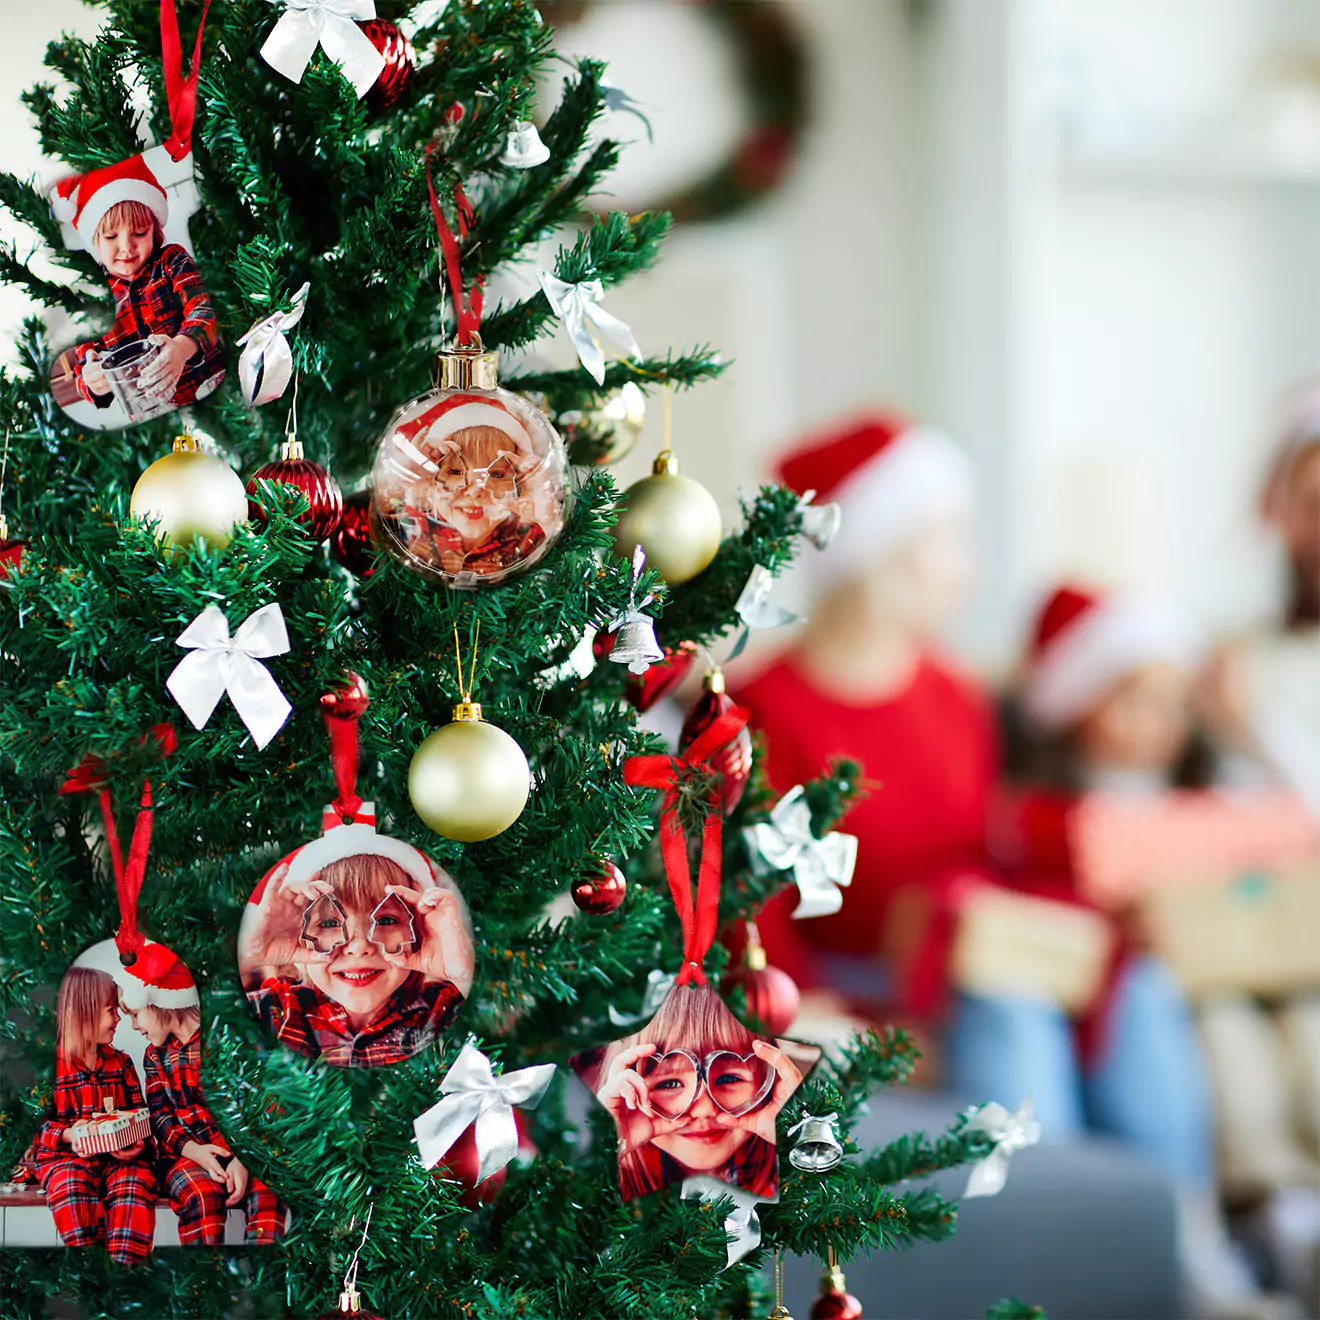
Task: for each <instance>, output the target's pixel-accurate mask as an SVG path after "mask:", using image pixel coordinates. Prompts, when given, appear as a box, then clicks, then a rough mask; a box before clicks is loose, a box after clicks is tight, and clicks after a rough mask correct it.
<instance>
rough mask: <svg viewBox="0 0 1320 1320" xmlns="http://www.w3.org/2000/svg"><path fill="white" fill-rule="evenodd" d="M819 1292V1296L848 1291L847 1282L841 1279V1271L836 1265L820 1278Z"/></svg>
mask: <svg viewBox="0 0 1320 1320" xmlns="http://www.w3.org/2000/svg"><path fill="white" fill-rule="evenodd" d="M820 1291H821V1296H826V1295H828V1294H829V1293H832V1292H836V1293H841V1292H847V1291H848V1280H847V1279H845V1278H844V1277H843V1271H842V1270H841V1269H840V1268H839V1267H838V1266H837V1265H836V1266H835V1267H834V1268H833V1269H832V1270H826V1271H825V1273H824V1274H822V1275H821V1276H820Z"/></svg>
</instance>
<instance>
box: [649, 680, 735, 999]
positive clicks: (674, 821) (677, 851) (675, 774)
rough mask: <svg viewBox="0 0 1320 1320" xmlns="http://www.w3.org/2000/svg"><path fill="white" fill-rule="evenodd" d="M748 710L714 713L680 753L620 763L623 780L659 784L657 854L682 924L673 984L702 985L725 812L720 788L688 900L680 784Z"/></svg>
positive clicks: (730, 735) (715, 920)
mask: <svg viewBox="0 0 1320 1320" xmlns="http://www.w3.org/2000/svg"><path fill="white" fill-rule="evenodd" d="M747 720H748V712H747V711H746V710H744V709H743V708H742V707H741V706H730V707H729V708H728V710H726V711H724V712H723V713H722V714H721V715H719V716H717V717H716V719H715V720H714V721H713V722H712V724H711V726H710V728H708V729H707V730H706V731H705V732H704V733H703V734H701V736H700V737H698V738H696V739H694V740H693V742H692V743H691V745H690V746H689V747H687V748H686V749H685V750H684V751H683V752H682V753H681V754H680V755H678V756H631V757H629V758H628V760H627V761H626V762H624V766H623V782H624V783H625V784H632V785H633V786H634V787H636V788H662V789H664V790H665V801H664V806H663V808H662V809H661V812H660V855H661V856H662V857H663V858H664V863H665V876H666V878H667V879H668V880H669V892H670V893H671V894H672V895H673V897H674V906H675V907H676V908H677V909H678V918H679V921H680V922H681V923H682V925H683V966H682V968H681V969H680V970H679V973H678V978H677V984H678V985H685V984H686V983H687V982H689V981H695V982H696V983H697V984H698V985H705V984H706V974H705V972H703V971H702V970H701V964H702V962H703V961H704V960H705V957H706V954H707V953H709V952H710V946H711V945H712V944H714V942H715V931H716V928H717V927H718V925H719V911H720V864H721V861H722V856H723V838H724V812H723V811H722V810H721V808H720V794H719V790H718V788H712V790H711V794H710V804H711V811H710V814H709V815H708V816H707V817H706V824H705V827H704V828H703V830H702V834H701V863H700V865H699V866H698V868H697V897H696V902H695V904H694V903H693V900H692V873H691V870H690V869H689V867H688V856H687V835H686V834H685V833H684V831H683V824H682V822H681V821H680V820H679V815H678V787H679V783H680V781H681V779H682V777H683V775H684V774H685V773H687V772H690V771H699V770H705V769H707V768H708V766H707V762H708V761H709V760H710V758H711V757H712V756H714V755H715V753H716V752H718V751H719V750H720V748H721V747H725V746H727V745H728V744H729V743H730V742H732V741H733V739H734V738H735V737H737V735H738V731H739V730H740V729H741V728H742V727H743V725H745V724H746V723H747Z"/></svg>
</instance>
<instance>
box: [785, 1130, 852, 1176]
mask: <svg viewBox="0 0 1320 1320" xmlns="http://www.w3.org/2000/svg"><path fill="white" fill-rule="evenodd" d="M800 1127H801V1129H802V1135H801V1136H800V1137H799V1138H798V1141H797V1145H796V1146H794V1147H793V1149H792V1150H791V1151H789V1152H788V1161H789V1163H790V1164H791V1165H792V1166H793V1167H794V1168H795V1169H801V1170H802V1171H803V1172H804V1173H828V1172H829V1171H830V1170H831V1169H833V1168H835V1167H836V1166H837V1165H838V1164H839V1163H840V1161H842V1159H843V1146H842V1145H840V1143H839V1138H838V1137H836V1136H835V1135H834V1123H833V1121H832V1120H831V1119H828V1118H814V1117H807V1118H805V1119H803V1120H802V1123H801V1124H800Z"/></svg>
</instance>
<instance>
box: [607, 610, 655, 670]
mask: <svg viewBox="0 0 1320 1320" xmlns="http://www.w3.org/2000/svg"><path fill="white" fill-rule="evenodd" d="M664 658H665V653H664V649H663V648H662V647H661V645H660V643H659V642H657V641H656V640H655V625H654V624H653V623H652V621H651V619H650V617H649V616H648V615H645V614H634V615H632V616H631V617H630V618H629V619H628V620H627V622H625V623H624V625H623V626H622V627H621V628H620V629H619V631H618V632H617V633H616V634H615V636H614V646H613V647H612V648H611V650H610V659H611V660H613V661H614V662H615V663H616V664H620V665H627V666H628V669H629V670H630V671H631V672H632V673H634V674H644V673H646V671H647V670H648V669H649V668H650V667H651V666H652V665H654V664H658V663H659V662H660V661H661V660H663V659H664Z"/></svg>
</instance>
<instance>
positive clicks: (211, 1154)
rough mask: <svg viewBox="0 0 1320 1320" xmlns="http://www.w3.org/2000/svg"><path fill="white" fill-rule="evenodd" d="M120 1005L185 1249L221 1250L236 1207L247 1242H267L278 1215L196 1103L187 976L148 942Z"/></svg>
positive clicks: (195, 1011)
mask: <svg viewBox="0 0 1320 1320" xmlns="http://www.w3.org/2000/svg"><path fill="white" fill-rule="evenodd" d="M123 980H124V984H123V985H122V986H121V987H120V991H119V1003H120V1006H121V1007H122V1008H123V1010H124V1012H125V1013H126V1014H127V1015H128V1019H129V1021H130V1022H131V1023H132V1024H133V1029H134V1030H135V1031H137V1032H139V1033H140V1034H141V1035H143V1036H145V1037H146V1038H147V1039H148V1040H149V1041H150V1042H151V1044H150V1046H149V1048H148V1049H147V1051H146V1053H145V1055H144V1058H143V1064H144V1066H145V1068H146V1074H147V1107H148V1108H149V1109H150V1111H151V1132H152V1136H154V1137H155V1139H156V1146H157V1148H158V1150H159V1152H160V1154H161V1157H162V1160H163V1167H164V1169H165V1176H164V1185H165V1192H166V1195H168V1196H169V1198H170V1205H171V1206H172V1207H173V1209H174V1212H175V1214H176V1215H177V1216H178V1220H179V1240H180V1241H181V1242H182V1243H183V1245H184V1246H185V1247H191V1246H206V1247H220V1246H223V1245H224V1241H225V1217H226V1213H227V1211H228V1210H229V1208H230V1207H231V1206H236V1205H239V1204H241V1205H242V1206H243V1212H244V1214H245V1215H246V1217H247V1240H248V1242H250V1243H253V1242H273V1241H274V1240H275V1238H276V1237H277V1236H278V1235H279V1233H280V1232H281V1231H282V1229H283V1226H284V1209H283V1207H282V1206H281V1205H280V1203H279V1199H278V1198H277V1197H276V1195H275V1193H274V1192H272V1191H271V1190H270V1188H269V1187H267V1186H266V1185H265V1183H263V1182H261V1181H259V1180H258V1179H256V1178H253V1177H252V1176H251V1174H249V1173H248V1170H247V1166H246V1165H245V1164H244V1163H243V1162H242V1160H240V1159H239V1158H238V1156H236V1155H235V1154H234V1152H233V1151H232V1150H230V1148H229V1143H228V1142H227V1141H226V1140H225V1138H224V1134H223V1133H222V1132H221V1131H220V1128H219V1125H218V1124H217V1123H216V1121H215V1119H214V1118H213V1117H212V1115H211V1111H210V1110H209V1109H208V1108H207V1107H206V1102H205V1099H204V1097H203V1096H202V1044H201V1022H202V1013H201V1001H200V999H199V998H198V995H197V986H196V984H195V983H194V981H193V978H192V974H191V973H190V972H189V971H188V969H187V967H185V966H184V965H183V963H182V962H181V961H180V960H179V958H178V957H177V956H176V955H175V954H174V953H172V952H171V951H170V950H169V949H167V948H166V947H165V946H164V945H163V944H157V943H155V942H154V941H148V942H147V944H146V945H145V946H144V947H143V948H141V949H139V950H138V952H137V956H136V958H135V959H134V961H133V962H132V963H130V964H129V965H128V967H127V968H126V970H125V974H124V978H123Z"/></svg>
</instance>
